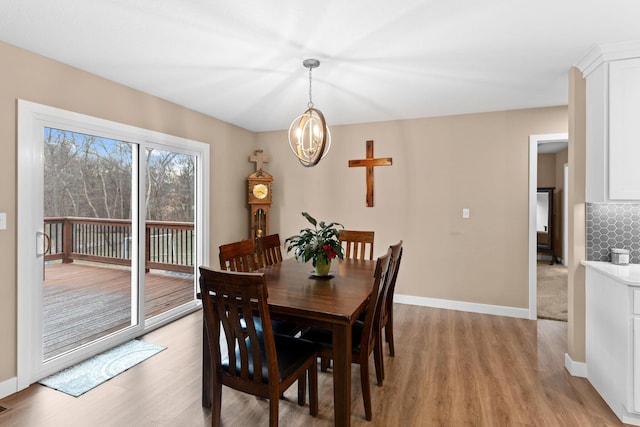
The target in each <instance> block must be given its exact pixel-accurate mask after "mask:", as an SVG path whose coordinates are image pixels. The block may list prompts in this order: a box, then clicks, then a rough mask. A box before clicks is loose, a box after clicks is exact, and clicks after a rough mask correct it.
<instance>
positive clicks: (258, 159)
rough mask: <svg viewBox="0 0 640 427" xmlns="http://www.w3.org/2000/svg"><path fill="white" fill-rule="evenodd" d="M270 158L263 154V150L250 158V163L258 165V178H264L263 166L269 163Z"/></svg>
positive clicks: (257, 151)
mask: <svg viewBox="0 0 640 427" xmlns="http://www.w3.org/2000/svg"><path fill="white" fill-rule="evenodd" d="M269 160H271V159H270V158H269V156H267V155H266V154H264V153H263V151H262V150H256V151H255V152H254V155H253V156H249V161H250V162H253V163H255V164H256V172H258V175H257V176H262V164H263V163H269Z"/></svg>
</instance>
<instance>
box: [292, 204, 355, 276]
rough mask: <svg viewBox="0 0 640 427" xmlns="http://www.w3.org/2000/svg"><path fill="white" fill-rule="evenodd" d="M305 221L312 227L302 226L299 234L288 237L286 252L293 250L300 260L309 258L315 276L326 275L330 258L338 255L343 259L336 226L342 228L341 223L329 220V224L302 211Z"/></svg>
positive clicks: (329, 265)
mask: <svg viewBox="0 0 640 427" xmlns="http://www.w3.org/2000/svg"><path fill="white" fill-rule="evenodd" d="M302 216H304V217H305V218H306V219H307V221H309V222H310V223H311V225H313V227H314V228H309V227H307V228H303V229H302V230H300V234H298V235H295V236H291V237H288V238H287V239H286V240H285V241H284V242H285V245H287V244H288V246H287V252H290V251H291V250H295V251H294V255H295V258H296V259H299V258H302V261H304V262H307V261H309V260H311V263H312V265H313V272H314V275H316V276H326V275H328V274H329V270H330V268H331V260H332V259H333V258H336V257H338V258H339V259H344V253H343V251H342V245H340V240H339V239H338V233H339V230H338V227H341V228H344V226H343V225H342V224H338V223H337V222H331V223H329V224H327V223H325V222H324V221H320V222H318V221H316V219H315V218H313V217H312V216H311V215H309V214H308V213H306V212H302Z"/></svg>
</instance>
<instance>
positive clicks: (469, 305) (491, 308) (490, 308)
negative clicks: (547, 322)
mask: <svg viewBox="0 0 640 427" xmlns="http://www.w3.org/2000/svg"><path fill="white" fill-rule="evenodd" d="M393 302H397V303H400V304H410V305H419V306H423V307H433V308H444V309H447V310H458V311H468V312H471V313H481V314H494V315H496V316H506V317H517V318H520V319H528V318H529V309H527V308H516V307H506V306H501V305H488V304H478V303H473V302H463V301H452V300H446V299H437V298H426V297H415V296H411V295H399V294H395V295H394V296H393Z"/></svg>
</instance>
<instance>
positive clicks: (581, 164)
mask: <svg viewBox="0 0 640 427" xmlns="http://www.w3.org/2000/svg"><path fill="white" fill-rule="evenodd" d="M586 105H587V100H586V81H585V79H584V78H583V77H582V73H581V72H580V70H578V69H577V68H572V69H571V71H570V73H569V189H568V191H569V248H568V252H569V262H568V269H569V279H568V282H569V295H568V298H569V313H568V314H569V315H568V318H569V319H568V323H569V324H568V337H567V348H568V354H569V356H570V357H571V359H572V360H573V361H574V362H585V360H586V357H585V286H584V282H585V274H584V266H582V265H581V264H580V262H581V261H582V260H584V254H585V240H586V237H585V200H586V199H585V177H586V146H587V142H586V141H587V138H586V123H587V119H586Z"/></svg>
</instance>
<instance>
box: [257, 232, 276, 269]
mask: <svg viewBox="0 0 640 427" xmlns="http://www.w3.org/2000/svg"><path fill="white" fill-rule="evenodd" d="M256 252H257V253H258V257H260V258H261V261H262V264H263V265H273V264H278V263H280V262H282V249H281V243H280V235H278V234H270V235H268V236H264V237H258V238H257V239H256Z"/></svg>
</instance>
